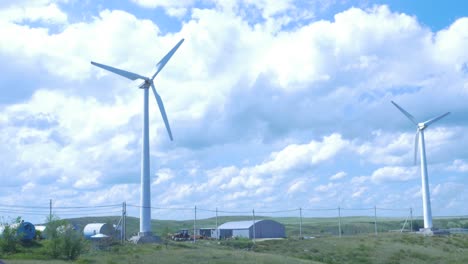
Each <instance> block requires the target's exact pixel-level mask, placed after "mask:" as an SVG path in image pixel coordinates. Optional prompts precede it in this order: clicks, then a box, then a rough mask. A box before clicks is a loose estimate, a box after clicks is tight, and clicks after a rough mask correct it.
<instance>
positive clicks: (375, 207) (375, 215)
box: [374, 205, 377, 236]
mask: <svg viewBox="0 0 468 264" xmlns="http://www.w3.org/2000/svg"><path fill="white" fill-rule="evenodd" d="M374 229H375V235H376V236H377V206H375V205H374Z"/></svg>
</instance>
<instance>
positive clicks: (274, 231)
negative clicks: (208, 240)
mask: <svg viewBox="0 0 468 264" xmlns="http://www.w3.org/2000/svg"><path fill="white" fill-rule="evenodd" d="M218 230H219V238H221V239H223V238H232V237H244V238H249V239H253V238H284V237H286V231H285V228H284V225H283V224H281V223H278V222H276V221H273V220H256V221H255V224H254V221H238V222H227V223H224V224H222V225H220V226H219V227H218ZM254 231H255V233H254Z"/></svg>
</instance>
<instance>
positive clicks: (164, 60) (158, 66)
mask: <svg viewBox="0 0 468 264" xmlns="http://www.w3.org/2000/svg"><path fill="white" fill-rule="evenodd" d="M182 42H184V39H181V40H180V41H179V42H178V43H177V44H176V45H175V46H174V47H173V48H172V49H171V50H170V51H169V52H168V53H167V54H166V56H164V57H163V58H162V59H161V60H160V61H159V62H158V63H157V64H156V72H155V73H154V74H153V77H151V80H154V78H155V77H156V75H158V73H159V72H160V71H161V70H162V69H163V68H164V66H165V65H166V63H167V62H168V61H169V60H170V59H171V57H172V55H174V53H175V52H176V51H177V49H178V48H179V46H180V45H182Z"/></svg>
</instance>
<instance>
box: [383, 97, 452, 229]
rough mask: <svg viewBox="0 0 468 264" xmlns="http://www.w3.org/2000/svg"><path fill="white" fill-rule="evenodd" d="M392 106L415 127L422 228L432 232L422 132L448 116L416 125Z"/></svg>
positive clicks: (410, 117) (399, 107)
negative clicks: (418, 161) (421, 204)
mask: <svg viewBox="0 0 468 264" xmlns="http://www.w3.org/2000/svg"><path fill="white" fill-rule="evenodd" d="M392 104H393V105H394V106H396V108H398V110H400V111H401V112H402V113H403V114H404V115H405V116H406V117H407V118H408V119H409V120H410V121H411V122H412V123H413V124H415V125H416V127H417V128H416V138H415V142H414V164H416V161H417V153H418V144H419V152H420V155H421V180H422V198H423V215H424V228H425V229H426V230H432V212H431V198H430V195H429V179H428V175H427V164H426V149H425V144H424V130H425V129H426V128H427V127H428V126H429V125H430V124H432V123H434V122H436V121H438V120H439V119H441V118H443V117H445V116H446V115H448V114H450V112H447V113H445V114H443V115H440V116H438V117H435V118H432V119H429V120H427V121H426V122H422V123H418V122H416V119H415V118H414V117H413V116H412V115H411V114H410V113H408V112H406V111H405V109H403V108H402V107H401V106H399V105H397V104H396V103H395V102H393V101H392Z"/></svg>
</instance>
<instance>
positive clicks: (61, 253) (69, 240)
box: [45, 218, 86, 260]
mask: <svg viewBox="0 0 468 264" xmlns="http://www.w3.org/2000/svg"><path fill="white" fill-rule="evenodd" d="M46 236H47V241H46V242H45V251H46V254H47V255H49V256H50V257H52V258H55V259H58V258H65V259H68V260H75V259H77V258H78V257H79V256H80V254H81V253H83V251H84V250H85V248H86V241H85V240H84V238H83V236H82V235H81V233H80V232H79V231H76V230H73V228H72V226H71V225H70V224H69V223H68V222H67V221H64V220H60V219H58V218H52V219H48V222H47V226H46Z"/></svg>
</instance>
